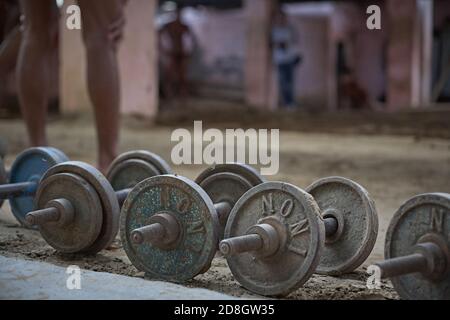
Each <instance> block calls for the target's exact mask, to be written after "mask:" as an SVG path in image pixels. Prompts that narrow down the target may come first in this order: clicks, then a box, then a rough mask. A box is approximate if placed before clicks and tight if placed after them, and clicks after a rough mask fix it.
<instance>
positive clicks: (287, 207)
mask: <svg viewBox="0 0 450 320" xmlns="http://www.w3.org/2000/svg"><path fill="white" fill-rule="evenodd" d="M292 209H294V202H293V201H292V199H286V200H284V202H283V204H282V205H281V208H280V215H281V216H282V217H285V218H286V217H289V215H290V214H291V212H292Z"/></svg>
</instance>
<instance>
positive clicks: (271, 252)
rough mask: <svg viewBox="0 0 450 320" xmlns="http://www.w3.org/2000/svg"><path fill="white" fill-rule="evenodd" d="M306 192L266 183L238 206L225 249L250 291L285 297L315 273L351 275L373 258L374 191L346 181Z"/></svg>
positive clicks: (320, 182) (327, 182)
mask: <svg viewBox="0 0 450 320" xmlns="http://www.w3.org/2000/svg"><path fill="white" fill-rule="evenodd" d="M307 191H308V192H306V191H303V190H301V189H300V188H298V187H296V186H294V185H291V184H287V183H282V182H267V183H263V184H260V185H258V186H256V187H254V188H252V189H251V190H250V191H248V192H247V193H246V194H244V195H243V196H242V197H241V199H239V201H238V202H237V203H236V205H235V206H234V208H233V210H232V212H231V214H230V217H229V219H228V222H227V225H226V228H225V235H224V240H222V241H221V242H220V245H219V249H220V252H221V253H222V254H223V255H224V256H225V257H226V258H227V262H228V265H229V267H230V269H231V272H232V273H233V275H234V278H235V279H236V280H237V281H239V283H241V285H243V286H244V287H245V288H247V289H249V290H251V291H253V292H255V293H258V294H262V295H269V296H279V295H286V294H288V293H290V292H292V291H293V290H295V289H297V288H298V287H300V286H301V285H302V284H303V283H305V282H306V281H307V280H308V279H309V278H310V276H311V275H312V274H313V273H314V272H318V273H324V274H333V275H339V274H343V273H348V272H351V271H353V270H354V269H356V268H357V267H358V266H360V265H361V264H362V263H363V262H364V261H365V259H366V258H367V257H368V255H369V254H370V252H371V250H372V249H373V246H374V244H375V240H376V236H377V231H378V218H377V213H376V210H375V206H374V204H373V201H372V200H371V198H370V196H369V194H368V193H367V191H366V190H365V189H364V188H363V187H361V186H360V185H359V184H357V183H355V182H353V181H351V180H348V179H345V178H341V177H329V178H324V179H320V180H318V181H317V182H315V183H313V184H312V185H311V186H309V187H308V188H307Z"/></svg>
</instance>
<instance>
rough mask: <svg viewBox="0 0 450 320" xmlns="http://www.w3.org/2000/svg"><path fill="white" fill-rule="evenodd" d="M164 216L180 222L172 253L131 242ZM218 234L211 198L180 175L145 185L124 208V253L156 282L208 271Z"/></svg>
mask: <svg viewBox="0 0 450 320" xmlns="http://www.w3.org/2000/svg"><path fill="white" fill-rule="evenodd" d="M161 213H164V214H168V215H170V216H171V217H172V218H173V219H174V220H175V221H176V222H177V225H178V226H179V234H178V237H177V240H176V242H174V244H173V245H172V246H171V247H170V248H161V247H159V246H155V245H152V244H151V243H148V242H144V243H142V244H135V243H133V242H132V241H131V239H130V236H131V232H132V231H133V230H134V229H137V228H141V227H144V226H147V225H149V224H151V223H152V220H151V219H153V217H154V216H155V215H157V214H161ZM217 229H218V219H217V215H216V213H215V210H214V206H213V203H212V201H211V199H210V198H209V197H208V195H207V194H206V193H205V191H203V189H202V188H200V186H198V185H197V184H196V183H195V182H193V181H191V180H189V179H187V178H184V177H180V176H173V175H161V176H155V177H151V178H148V179H145V180H143V181H142V182H140V183H139V184H137V185H136V186H135V188H134V189H133V190H132V191H131V193H130V194H129V196H128V198H127V199H126V200H125V203H124V205H123V207H122V213H121V223H120V236H121V239H122V243H123V246H124V249H125V252H126V254H127V256H128V258H129V259H130V261H131V262H132V264H133V265H134V266H135V267H136V268H138V269H139V270H141V271H144V272H146V274H147V275H148V276H150V277H152V278H156V279H163V280H168V281H174V282H183V281H186V280H189V279H192V278H193V277H195V276H196V275H197V274H199V273H201V272H202V271H204V270H205V269H206V268H207V267H208V266H209V265H210V263H211V261H212V259H213V257H214V254H215V253H216V248H217V242H218V236H217Z"/></svg>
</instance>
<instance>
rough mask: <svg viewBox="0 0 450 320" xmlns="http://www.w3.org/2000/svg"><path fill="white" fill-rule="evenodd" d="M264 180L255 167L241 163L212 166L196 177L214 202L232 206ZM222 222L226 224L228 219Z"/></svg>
mask: <svg viewBox="0 0 450 320" xmlns="http://www.w3.org/2000/svg"><path fill="white" fill-rule="evenodd" d="M264 181H265V180H264V178H263V177H262V176H261V175H260V174H259V173H258V172H257V171H256V170H255V169H254V168H252V167H250V166H248V165H246V164H241V163H227V164H219V165H215V166H212V167H210V168H208V169H206V170H204V171H203V172H202V173H200V175H199V176H198V177H197V179H195V182H197V184H198V185H200V186H201V187H202V188H203V190H205V191H206V193H207V194H208V195H209V197H210V198H211V199H212V201H213V202H214V203H218V202H222V201H226V202H228V203H229V204H230V206H231V207H233V206H234V204H235V203H236V201H238V200H239V198H240V197H241V196H242V195H243V194H244V193H245V192H247V191H248V190H250V189H251V188H252V187H254V186H256V185H258V184H260V183H263V182H264ZM225 218H226V217H225ZM220 223H221V224H222V225H223V226H225V224H226V220H225V221H220ZM220 236H222V235H220Z"/></svg>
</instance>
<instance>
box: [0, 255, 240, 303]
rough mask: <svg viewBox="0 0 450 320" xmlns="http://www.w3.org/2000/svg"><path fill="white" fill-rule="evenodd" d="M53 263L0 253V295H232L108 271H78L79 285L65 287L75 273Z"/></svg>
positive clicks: (214, 297) (168, 297) (188, 297)
mask: <svg viewBox="0 0 450 320" xmlns="http://www.w3.org/2000/svg"><path fill="white" fill-rule="evenodd" d="M66 271H67V269H66V268H63V267H58V266H54V265H52V264H48V263H44V262H37V261H27V260H21V259H16V258H7V257H3V256H0V299H8V300H9V299H33V300H34V299H45V300H51V299H64V300H66V299H93V300H98V299H113V300H125V299H131V300H135V299H146V300H179V299H185V300H199V299H207V300H217V299H235V298H234V297H231V296H228V295H225V294H221V293H217V292H214V291H210V290H206V289H197V288H186V287H183V286H181V285H177V284H173V283H168V282H161V281H149V280H144V279H140V278H132V277H127V276H121V275H116V274H111V273H104V272H94V271H89V270H83V269H81V270H80V271H81V272H80V275H81V276H80V285H81V288H80V289H68V287H67V282H68V279H69V286H70V284H71V285H72V287H73V285H74V284H76V281H72V280H73V279H74V278H69V277H71V276H73V275H74V273H72V274H69V273H66Z"/></svg>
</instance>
